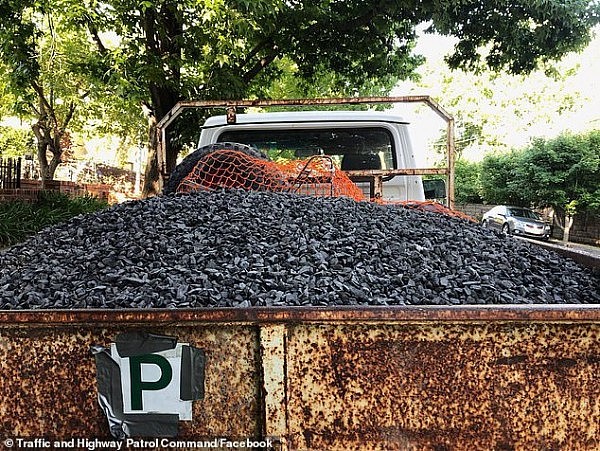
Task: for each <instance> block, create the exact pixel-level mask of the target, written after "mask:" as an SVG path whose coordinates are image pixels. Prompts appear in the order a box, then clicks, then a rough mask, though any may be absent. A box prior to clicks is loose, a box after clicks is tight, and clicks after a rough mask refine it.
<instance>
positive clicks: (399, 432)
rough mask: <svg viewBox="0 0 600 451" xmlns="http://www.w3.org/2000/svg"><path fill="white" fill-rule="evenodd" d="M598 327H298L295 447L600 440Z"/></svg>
mask: <svg viewBox="0 0 600 451" xmlns="http://www.w3.org/2000/svg"><path fill="white" fill-rule="evenodd" d="M599 329H600V325H598V324H585V325H584V324H582V325H573V324H554V325H549V324H439V325H410V326H408V325H390V324H388V325H378V326H365V325H313V326H310V327H309V326H305V325H299V326H297V327H293V328H291V330H290V335H289V340H288V352H289V355H288V361H289V364H288V386H289V391H290V392H289V396H288V398H289V401H288V410H289V417H290V425H289V434H290V436H289V441H290V446H291V449H299V450H301V449H328V450H338V449H339V450H349V449H361V450H363V449H402V450H404V449H415V450H416V449H419V450H423V449H425V450H436V449H452V450H454V449H514V450H527V449H583V450H586V449H589V450H592V449H598V448H599V447H600V412H599V411H598V408H597V407H598V404H597V403H598V399H599V398H600V387H599V384H598V383H597V374H598V371H600V365H599V364H598V360H597V355H598V354H597V352H598V346H599V345H600V342H599V340H598V331H599ZM441 337H443V338H441ZM590 356H592V358H590ZM594 356H596V357H594Z"/></svg>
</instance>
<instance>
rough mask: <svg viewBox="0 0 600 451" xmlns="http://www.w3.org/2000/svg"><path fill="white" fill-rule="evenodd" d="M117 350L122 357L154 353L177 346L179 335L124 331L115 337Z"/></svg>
mask: <svg viewBox="0 0 600 451" xmlns="http://www.w3.org/2000/svg"><path fill="white" fill-rule="evenodd" d="M115 344H116V345H117V352H118V353H119V355H120V356H121V357H133V356H136V355H142V354H154V353H155V352H161V351H166V350H168V349H173V348H174V347H175V346H177V337H169V336H166V335H155V334H151V333H148V332H142V331H135V332H124V333H122V334H119V335H117V338H116V339H115Z"/></svg>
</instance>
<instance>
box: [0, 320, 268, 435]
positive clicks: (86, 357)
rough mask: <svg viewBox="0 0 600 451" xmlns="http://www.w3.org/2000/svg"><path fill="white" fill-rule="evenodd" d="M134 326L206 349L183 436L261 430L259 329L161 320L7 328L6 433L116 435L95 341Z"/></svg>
mask: <svg viewBox="0 0 600 451" xmlns="http://www.w3.org/2000/svg"><path fill="white" fill-rule="evenodd" d="M134 328H139V329H142V330H146V331H151V332H154V333H159V334H164V335H173V336H176V337H177V338H178V340H179V341H180V342H187V343H190V344H191V345H193V346H196V347H199V348H202V349H204V350H205V352H206V357H207V362H206V374H205V376H206V379H205V389H206V392H205V397H204V399H203V400H200V401H195V402H194V405H193V421H191V422H185V421H182V422H180V423H179V430H180V432H179V437H180V438H194V439H197V438H199V437H251V438H253V437H256V438H258V437H261V433H262V431H261V424H260V397H259V387H260V380H259V379H260V377H259V371H258V367H259V359H260V356H259V349H258V328H256V327H253V326H242V325H238V326H235V327H232V326H227V325H218V326H214V325H204V326H198V325H195V326H193V327H190V326H176V327H173V326H167V327H156V325H154V324H141V325H139V324H138V325H136V326H131V327H127V326H123V325H119V326H113V327H105V326H97V325H87V326H71V327H60V328H56V327H48V326H43V327H35V326H33V325H32V326H29V327H0V362H1V366H0V380H1V381H2V382H1V384H2V395H3V396H2V399H1V400H0V436H2V437H45V438H47V439H49V440H60V439H69V438H71V437H82V438H85V437H88V438H110V433H109V429H108V424H107V420H106V417H105V416H104V414H103V412H102V411H101V409H100V407H99V406H98V402H97V393H98V392H97V388H96V368H95V363H94V357H93V356H92V354H91V353H90V351H89V348H90V346H91V345H94V344H102V345H108V344H109V343H110V342H111V341H113V340H114V339H115V337H116V335H118V334H119V333H120V332H123V331H125V330H129V331H130V330H132V329H134Z"/></svg>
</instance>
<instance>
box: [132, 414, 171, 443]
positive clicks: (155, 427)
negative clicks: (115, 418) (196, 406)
mask: <svg viewBox="0 0 600 451" xmlns="http://www.w3.org/2000/svg"><path fill="white" fill-rule="evenodd" d="M123 431H124V432H125V434H126V435H127V436H128V437H177V432H178V431H179V415H177V414H176V413H175V414H172V413H146V414H141V413H140V414H137V413H131V414H129V413H128V414H127V415H125V419H124V421H123Z"/></svg>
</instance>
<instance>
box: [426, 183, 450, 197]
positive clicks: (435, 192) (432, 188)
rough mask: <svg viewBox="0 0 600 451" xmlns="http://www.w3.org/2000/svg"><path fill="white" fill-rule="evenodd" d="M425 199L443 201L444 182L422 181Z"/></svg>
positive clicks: (444, 193) (444, 195) (444, 194)
mask: <svg viewBox="0 0 600 451" xmlns="http://www.w3.org/2000/svg"><path fill="white" fill-rule="evenodd" d="M423 191H425V199H445V198H446V181H445V180H442V179H429V180H423Z"/></svg>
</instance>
